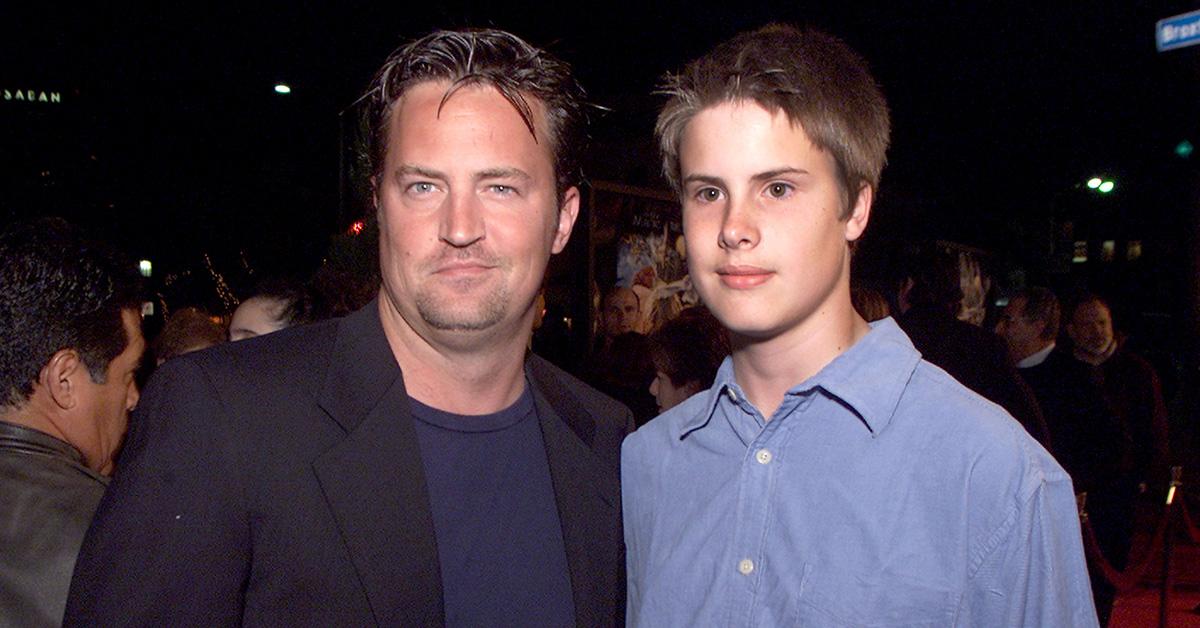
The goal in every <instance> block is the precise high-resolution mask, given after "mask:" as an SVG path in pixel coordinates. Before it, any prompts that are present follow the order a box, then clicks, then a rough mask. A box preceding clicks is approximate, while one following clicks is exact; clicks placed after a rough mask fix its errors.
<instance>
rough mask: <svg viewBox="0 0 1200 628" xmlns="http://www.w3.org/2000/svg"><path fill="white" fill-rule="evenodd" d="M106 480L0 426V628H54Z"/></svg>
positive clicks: (49, 444) (34, 435)
mask: <svg viewBox="0 0 1200 628" xmlns="http://www.w3.org/2000/svg"><path fill="white" fill-rule="evenodd" d="M107 485H108V479H107V478H105V477H103V476H101V475H99V474H97V473H95V472H94V471H92V470H91V469H88V468H87V467H86V466H84V464H83V456H82V455H80V453H79V451H78V450H76V449H75V448H74V447H72V446H71V445H69V444H67V443H64V442H63V441H60V440H58V439H57V438H54V437H53V436H50V435H49V434H44V433H42V432H39V431H37V430H31V429H28V428H24V427H21V426H19V425H14V424H12V423H6V422H4V421H0V628H8V627H9V626H22V627H26V626H60V625H61V624H62V617H63V608H64V607H65V605H66V602H67V590H68V588H69V587H70V585H71V572H72V570H74V568H75V557H76V555H77V554H78V553H79V546H80V545H81V544H82V543H83V535H84V533H85V532H87V528H88V524H89V523H90V522H91V520H92V514H93V513H95V511H96V506H97V505H98V504H99V503H100V497H101V496H102V495H103V494H104V488H105V487H106V486H107Z"/></svg>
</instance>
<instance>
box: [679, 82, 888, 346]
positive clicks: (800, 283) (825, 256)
mask: <svg viewBox="0 0 1200 628" xmlns="http://www.w3.org/2000/svg"><path fill="white" fill-rule="evenodd" d="M679 156H680V159H679V162H680V179H681V181H682V182H683V230H684V236H685V238H686V240H687V249H688V267H689V269H690V271H691V275H692V279H693V281H694V282H695V284H696V288H697V289H698V290H699V292H700V296H701V297H702V298H703V299H704V302H705V304H707V305H708V307H709V308H710V309H711V310H712V312H713V313H714V314H715V315H716V316H717V318H719V319H720V320H721V322H722V323H724V324H725V326H726V327H728V328H729V329H730V331H732V332H733V333H735V334H738V335H742V336H746V337H750V338H756V339H768V338H772V337H775V336H778V335H780V334H783V333H786V332H789V331H792V330H795V329H798V328H801V327H809V328H810V329H813V330H816V329H817V328H819V327H820V326H821V323H822V322H828V323H836V322H837V321H835V320H831V319H832V318H833V317H837V316H842V315H843V314H850V315H852V310H850V309H849V277H850V250H849V246H848V243H849V242H850V241H852V240H855V239H857V238H858V237H859V236H860V235H861V234H862V232H863V229H865V228H866V225H867V218H868V216H869V213H870V206H871V190H870V188H864V189H863V191H862V192H860V193H859V195H858V197H857V198H856V199H854V205H853V207H852V208H851V213H850V216H849V218H848V219H846V220H840V219H839V216H840V215H841V214H842V211H841V210H842V203H843V202H844V200H843V195H842V193H841V188H840V187H839V179H838V176H837V165H836V163H835V162H834V160H833V157H832V156H830V155H829V154H828V153H827V152H825V151H823V150H820V149H818V148H817V147H816V146H814V145H813V143H812V142H811V141H810V140H809V138H808V135H807V134H806V133H805V132H804V130H803V129H802V128H800V126H799V125H793V124H792V123H791V122H790V121H789V120H788V118H787V115H786V114H784V113H783V112H782V111H780V112H777V113H775V114H771V113H769V112H767V110H766V109H763V108H762V107H761V106H759V105H758V104H756V103H753V102H748V101H743V102H735V103H724V104H720V105H716V106H713V107H709V108H708V109H705V110H703V111H701V112H700V113H699V114H697V115H696V117H695V118H693V119H692V121H691V122H689V123H688V125H687V127H686V128H685V129H684V133H683V140H682V142H681V146H680V155H679ZM841 301H845V303H844V304H843V303H841ZM843 305H844V306H845V307H842V306H843Z"/></svg>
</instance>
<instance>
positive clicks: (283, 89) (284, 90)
mask: <svg viewBox="0 0 1200 628" xmlns="http://www.w3.org/2000/svg"><path fill="white" fill-rule="evenodd" d="M275 93H276V94H290V93H292V88H291V86H289V85H288V84H287V83H278V84H276V85H275Z"/></svg>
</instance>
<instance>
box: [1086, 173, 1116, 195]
mask: <svg viewBox="0 0 1200 628" xmlns="http://www.w3.org/2000/svg"><path fill="white" fill-rule="evenodd" d="M1087 186H1088V189H1089V190H1095V191H1097V192H1099V193H1101V194H1108V193H1109V192H1112V191H1113V188H1115V187H1117V183H1116V181H1113V180H1112V179H1105V178H1102V177H1092V178H1090V179H1088V180H1087Z"/></svg>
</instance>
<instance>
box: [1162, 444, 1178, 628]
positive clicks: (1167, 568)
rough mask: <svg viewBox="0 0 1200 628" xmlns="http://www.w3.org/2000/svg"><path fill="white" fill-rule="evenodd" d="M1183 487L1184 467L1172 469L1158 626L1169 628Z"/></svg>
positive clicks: (1166, 511)
mask: <svg viewBox="0 0 1200 628" xmlns="http://www.w3.org/2000/svg"><path fill="white" fill-rule="evenodd" d="M1182 485H1183V467H1171V484H1170V485H1169V486H1167V503H1166V507H1165V509H1164V510H1163V517H1165V518H1166V527H1167V531H1166V534H1164V535H1163V563H1162V590H1161V591H1159V594H1158V625H1159V628H1167V616H1168V615H1170V612H1171V585H1172V584H1174V583H1173V582H1172V578H1171V542H1172V538H1171V537H1172V536H1173V534H1172V533H1173V532H1174V526H1173V525H1172V524H1173V523H1174V521H1173V519H1174V514H1175V512H1174V508H1173V507H1172V506H1173V505H1174V503H1175V491H1176V490H1178V489H1179V487H1180V486H1182Z"/></svg>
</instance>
